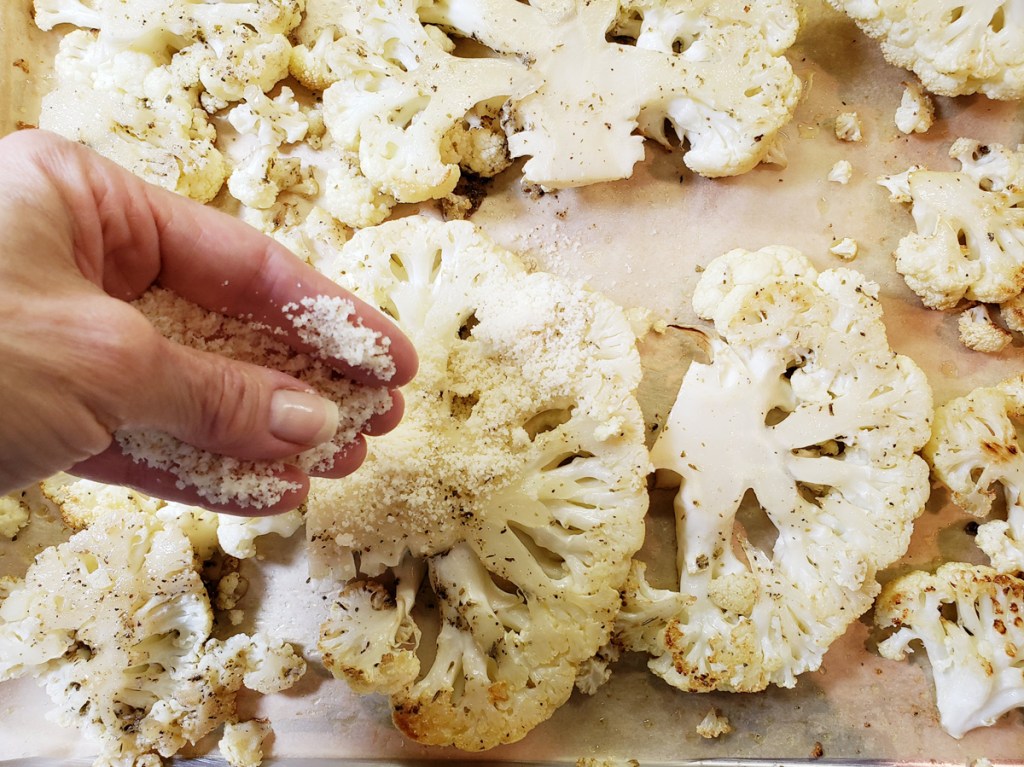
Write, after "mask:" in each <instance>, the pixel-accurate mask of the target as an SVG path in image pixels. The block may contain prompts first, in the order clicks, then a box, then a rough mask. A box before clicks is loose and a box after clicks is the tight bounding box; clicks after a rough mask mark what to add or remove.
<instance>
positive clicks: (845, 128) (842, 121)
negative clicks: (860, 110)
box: [836, 112, 864, 141]
mask: <svg viewBox="0 0 1024 767" xmlns="http://www.w3.org/2000/svg"><path fill="white" fill-rule="evenodd" d="M836 138H837V139H839V140H840V141H860V140H861V139H862V138H864V136H863V133H862V132H861V126H860V117H859V116H858V115H857V113H856V112H843V113H841V114H839V115H838V116H837V117H836Z"/></svg>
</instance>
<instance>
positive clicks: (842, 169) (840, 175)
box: [828, 160, 853, 184]
mask: <svg viewBox="0 0 1024 767" xmlns="http://www.w3.org/2000/svg"><path fill="white" fill-rule="evenodd" d="M852 177H853V166H852V165H850V161H849V160H840V161H839V162H837V163H836V164H835V165H833V166H832V170H830V171H829V172H828V180H829V181H835V182H836V183H837V184H849V183H850V179H851V178H852Z"/></svg>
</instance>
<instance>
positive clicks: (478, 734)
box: [307, 217, 649, 750]
mask: <svg viewBox="0 0 1024 767" xmlns="http://www.w3.org/2000/svg"><path fill="white" fill-rule="evenodd" d="M320 268H321V269H322V270H323V271H324V273H326V274H327V275H328V276H330V277H332V278H333V279H335V280H337V281H338V282H339V283H341V284H342V285H343V286H344V287H346V288H349V289H350V290H353V291H354V292H355V293H356V294H357V295H358V296H360V297H361V298H362V299H363V300H365V301H368V302H370V303H371V304H373V305H375V306H379V307H381V308H382V309H383V310H384V311H386V312H387V313H389V314H390V315H392V316H393V317H394V318H395V319H396V320H397V321H398V322H399V324H400V325H401V326H402V328H403V330H404V331H405V332H406V333H408V334H409V335H410V337H411V338H412V339H413V341H414V343H415V344H416V348H417V351H418V352H419V355H420V369H419V373H418V375H417V377H416V379H415V380H414V381H413V382H412V383H411V384H409V386H408V387H406V390H405V399H406V412H405V417H404V419H403V420H402V423H401V424H400V425H399V426H398V428H396V429H395V430H394V431H393V432H391V433H389V434H387V435H383V436H381V437H378V438H376V439H374V440H373V442H372V443H371V444H370V446H369V452H368V456H367V459H366V461H365V463H364V464H363V466H362V468H361V469H360V470H359V471H358V472H356V473H355V474H353V475H351V476H349V477H347V478H345V479H343V480H338V481H333V480H323V481H321V480H314V482H313V486H312V490H311V493H310V497H309V502H308V512H307V535H308V537H309V541H310V558H311V565H312V572H313V575H314V576H315V577H318V578H323V577H327V576H334V577H335V578H338V579H341V580H349V579H352V580H351V583H350V584H349V585H348V587H347V588H346V589H345V590H344V591H343V592H342V594H341V596H340V597H339V599H338V601H337V605H336V606H335V608H334V609H333V610H332V612H331V617H330V618H329V620H328V622H327V623H326V624H325V626H324V628H323V636H322V638H321V643H320V647H321V650H322V651H323V652H324V653H325V660H326V662H327V663H328V665H329V667H330V668H331V670H332V671H333V672H334V673H335V674H336V675H337V676H342V677H348V678H350V679H354V680H356V683H357V687H358V688H359V689H360V690H369V689H377V690H380V691H383V692H387V693H390V694H391V701H392V706H393V709H394V712H393V715H394V720H395V722H396V724H397V725H398V727H399V728H400V729H401V730H402V732H404V733H405V734H406V735H408V736H410V737H412V738H414V739H416V740H418V741H421V742H424V743H431V744H450V745H455V746H457V747H459V748H462V749H469V750H478V749H484V748H489V747H491V746H495V745H498V744H499V743H504V742H510V741H514V740H517V739H519V738H521V737H522V736H523V735H525V734H526V733H527V732H528V731H529V730H530V729H531V728H532V727H534V726H535V725H537V724H538V723H539V722H541V721H543V720H544V719H546V718H547V717H549V716H550V715H551V714H552V713H553V712H554V710H555V709H556V708H558V707H559V706H560V705H561V704H563V703H564V702H565V701H566V700H567V699H568V697H569V695H570V692H571V691H572V688H573V682H574V679H575V677H576V672H577V668H578V667H579V666H580V664H582V663H583V662H584V661H586V660H588V659H589V658H591V657H592V656H594V655H595V653H597V651H598V649H599V648H600V647H601V646H602V645H604V644H605V642H606V641H607V639H608V637H609V632H610V628H611V625H612V621H613V618H614V615H615V612H616V611H617V609H618V606H619V594H618V589H619V587H620V586H621V585H622V583H623V580H624V579H625V576H626V574H627V571H628V567H629V559H630V557H631V556H632V554H633V553H634V552H635V551H636V550H637V549H638V547H639V546H640V543H641V541H642V537H643V515H644V513H645V511H646V507H647V494H646V481H645V476H646V474H647V471H648V465H649V462H648V458H647V453H646V450H645V449H644V446H643V439H644V427H643V423H642V419H641V415H640V410H639V407H638V404H637V401H636V398H635V389H636V387H637V385H638V382H639V378H640V367H639V356H638V353H637V350H636V346H635V341H636V339H635V336H634V334H633V332H632V330H631V328H630V325H629V323H628V321H627V319H626V318H625V316H624V313H623V312H622V311H621V309H619V308H618V307H616V306H615V305H613V304H612V303H611V302H610V301H608V300H607V299H605V298H603V297H601V296H598V295H596V294H594V293H591V292H589V291H587V290H585V289H584V288H582V287H581V286H579V285H573V284H568V283H567V282H565V281H563V280H561V279H558V278H556V277H554V276H553V275H550V274H544V273H533V274H531V273H528V272H527V271H526V270H525V269H524V267H523V266H522V265H521V264H520V263H519V262H518V260H517V259H515V258H514V257H513V256H512V255H511V254H509V253H507V252H505V251H503V250H502V249H500V248H499V247H497V246H496V245H495V244H494V243H493V242H491V241H490V240H488V239H487V238H486V237H484V236H483V235H482V234H481V233H480V232H478V231H477V230H476V229H475V228H474V227H473V226H472V225H471V224H469V223H468V222H451V223H448V224H442V223H440V222H438V221H435V220H433V219H428V218H424V217H409V218H404V219H400V220H397V221H394V222H391V223H387V224H383V225H381V226H379V227H375V228H373V229H364V230H362V231H360V232H358V233H357V234H356V235H355V236H354V237H353V238H352V239H351V240H350V241H349V242H348V243H347V244H346V246H345V248H344V249H343V251H342V252H341V253H340V254H339V255H338V256H337V257H336V258H333V259H328V260H326V261H325V262H323V263H321V265H320ZM417 561H419V562H420V563H421V564H419V565H418V567H420V568H421V569H422V568H423V567H425V569H426V573H425V574H424V575H423V576H422V580H423V587H422V589H420V591H423V590H426V589H429V590H430V591H432V592H433V596H432V597H430V598H429V599H423V598H420V599H418V600H415V598H416V595H417V586H418V585H419V583H420V576H419V575H418V574H417V570H416V567H417V565H416V562H417ZM382 589H384V590H386V593H385V592H384V591H382ZM414 600H415V601H414ZM434 604H436V607H435V606H433V605H434ZM428 627H429V631H428V630H427V628H428ZM421 633H422V635H424V636H428V637H431V640H430V641H431V643H432V644H433V645H434V646H432V647H431V648H430V649H429V650H428V649H427V648H425V647H423V646H422V645H421V644H420V640H419V637H420V635H421ZM374 636H376V637H380V638H381V639H382V640H383V641H378V643H376V644H375V643H373V642H371V641H370V638H371V637H374ZM435 636H436V637H437V638H436V642H434V640H433V637H435ZM378 664H379V665H378Z"/></svg>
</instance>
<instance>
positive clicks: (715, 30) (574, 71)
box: [420, 0, 800, 188]
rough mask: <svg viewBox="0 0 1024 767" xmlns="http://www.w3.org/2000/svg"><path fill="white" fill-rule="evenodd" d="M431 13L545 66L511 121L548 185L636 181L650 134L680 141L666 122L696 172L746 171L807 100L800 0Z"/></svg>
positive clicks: (480, 6) (609, 2)
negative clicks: (799, 66)
mask: <svg viewBox="0 0 1024 767" xmlns="http://www.w3.org/2000/svg"><path fill="white" fill-rule="evenodd" d="M420 16H421V18H422V19H423V20H424V21H426V22H430V23H432V24H437V25H439V26H441V27H442V28H444V29H445V30H446V31H449V32H450V33H451V34H453V35H456V36H460V37H467V38H472V39H474V40H476V41H479V42H481V43H483V44H485V45H486V46H488V47H489V48H491V49H493V50H494V51H496V52H498V53H499V54H502V55H504V56H507V57H511V58H516V59H523V60H526V61H529V62H530V69H531V72H532V73H534V74H537V75H540V77H541V80H542V84H541V85H540V86H539V87H538V88H536V89H535V90H534V91H532V92H531V93H529V94H528V95H526V96H522V97H520V98H514V99H513V100H512V102H511V103H510V105H509V106H508V108H507V111H508V113H509V114H508V118H507V120H506V130H507V131H508V134H509V149H510V151H511V155H512V156H513V157H528V158H529V159H528V160H527V162H526V164H525V165H524V166H523V173H524V177H525V180H526V181H527V182H528V183H530V184H535V185H539V186H541V187H544V188H563V187H572V186H581V185H584V184H592V183H596V182H600V181H609V180H614V179H620V178H627V177H629V176H630V175H632V171H633V166H634V165H635V164H636V163H637V162H638V161H639V160H640V159H641V158H642V157H643V154H644V148H643V136H647V137H648V138H651V139H654V140H655V141H658V142H660V143H663V144H665V145H666V146H668V145H669V140H668V138H667V137H666V134H665V124H666V122H668V123H669V124H671V126H672V128H673V130H674V131H675V133H676V135H677V137H678V138H679V139H680V143H683V144H686V145H688V148H687V150H686V152H685V154H684V155H683V160H684V161H685V162H686V164H687V166H689V167H690V168H691V169H693V170H694V171H696V172H698V173H700V174H702V175H705V176H728V175H734V174H738V173H743V172H745V171H747V170H750V169H751V168H752V167H754V166H755V165H756V164H757V163H758V162H760V161H761V160H763V159H765V157H766V155H767V154H768V153H769V151H771V149H772V147H773V146H775V138H776V135H777V133H778V131H779V130H780V129H781V128H782V126H783V125H785V124H786V123H788V122H789V120H790V118H791V116H792V113H793V110H794V109H795V107H796V103H797V101H798V99H799V95H800V81H799V79H798V78H797V77H796V76H795V75H794V74H793V70H792V68H791V66H790V65H789V62H788V61H787V60H786V59H785V57H784V55H783V54H784V52H785V50H786V49H787V48H788V47H789V46H790V45H792V43H793V41H794V39H795V36H796V31H797V27H798V18H797V11H796V6H795V4H794V3H792V2H790V0H770V2H764V3H758V4H755V5H751V4H749V3H743V2H740V1H739V0H727V1H726V2H710V0H668V2H664V1H661V0H658V1H655V0H571V1H570V2H563V3H542V2H532V3H521V2H518V1H517V0H433V1H432V2H428V3H424V4H423V7H422V8H421V9H420ZM638 129H639V132H640V134H643V135H638V134H637V131H638Z"/></svg>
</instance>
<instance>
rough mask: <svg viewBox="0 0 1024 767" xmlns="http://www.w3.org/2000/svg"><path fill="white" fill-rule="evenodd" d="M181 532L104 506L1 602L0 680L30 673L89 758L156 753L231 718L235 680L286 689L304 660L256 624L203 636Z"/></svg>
mask: <svg viewBox="0 0 1024 767" xmlns="http://www.w3.org/2000/svg"><path fill="white" fill-rule="evenodd" d="M198 564H199V563H198V562H197V561H196V557H195V552H194V550H193V548H192V545H191V543H190V542H189V539H188V538H187V537H186V536H185V535H184V534H183V532H182V531H181V530H180V529H179V528H178V527H177V526H174V525H169V526H166V527H165V526H164V525H163V524H162V523H161V522H160V520H159V519H158V518H157V517H155V516H153V515H150V514H146V513H138V512H130V511H122V512H116V511H115V512H110V513H108V514H106V515H104V516H101V517H99V518H98V519H96V520H95V521H94V522H93V523H92V524H91V525H90V526H89V527H88V528H87V529H86V530H83V531H82V532H79V533H76V534H75V535H73V536H72V537H71V538H70V539H69V540H68V541H67V542H66V543H63V544H60V545H58V546H52V547H50V548H48V549H45V550H44V551H43V552H42V553H41V554H40V555H39V556H38V557H37V558H36V561H35V563H34V564H33V565H32V567H30V568H29V570H28V572H27V573H26V575H25V578H24V579H23V580H22V581H19V582H17V583H16V584H15V585H14V586H13V587H12V588H11V589H10V591H9V593H8V595H7V596H6V598H5V599H4V600H3V601H2V602H0V680H5V679H12V678H15V677H19V676H23V675H26V674H31V675H33V676H36V677H38V678H39V680H40V682H41V683H42V684H44V685H45V687H46V690H47V693H48V694H49V695H50V698H51V699H52V700H53V701H54V703H55V705H56V706H57V708H56V709H55V712H54V713H55V716H56V719H57V721H58V722H60V723H61V724H63V725H65V726H77V727H79V728H80V729H81V730H82V732H83V734H85V735H86V736H87V737H89V738H90V739H93V740H96V741H98V743H99V745H100V753H99V756H98V757H97V759H96V761H95V763H94V764H95V767H135V766H136V765H139V766H140V767H141V766H142V765H153V764H157V763H159V762H158V755H159V756H165V757H167V756H172V755H173V754H175V753H177V752H178V750H179V749H181V748H182V747H184V746H185V745H186V744H188V743H196V742H197V741H198V740H199V739H200V738H203V737H204V736H206V735H207V734H208V733H210V732H212V731H213V730H215V729H216V728H217V727H219V726H220V725H221V724H223V723H224V722H226V721H228V720H230V719H233V718H234V717H235V716H236V713H235V696H236V694H237V693H238V691H239V690H241V688H242V687H248V688H250V689H252V690H256V691H257V692H262V693H270V692H277V691H280V690H284V689H287V688H288V687H290V686H291V685H292V684H294V682H295V681H297V680H298V679H299V677H301V676H302V674H303V672H304V671H305V661H303V659H302V657H301V656H299V655H297V654H296V653H295V650H294V649H293V648H292V647H291V645H289V644H287V643H284V642H281V641H279V640H271V639H267V638H265V637H263V636H262V635H258V634H257V635H253V636H248V635H246V634H236V635H234V636H232V637H230V638H228V639H226V640H223V641H222V640H219V639H214V638H212V637H211V636H210V633H211V630H212V627H213V614H212V611H211V607H210V600H209V597H208V595H207V592H206V588H205V586H204V584H203V581H202V579H201V578H200V575H199V573H198V571H197V567H198Z"/></svg>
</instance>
